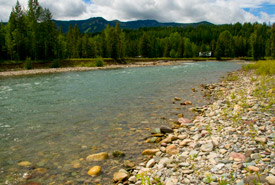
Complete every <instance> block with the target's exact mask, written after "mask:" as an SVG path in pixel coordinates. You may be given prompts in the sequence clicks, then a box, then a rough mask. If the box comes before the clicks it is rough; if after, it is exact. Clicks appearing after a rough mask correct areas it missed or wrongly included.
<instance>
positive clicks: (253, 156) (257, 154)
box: [250, 153, 261, 160]
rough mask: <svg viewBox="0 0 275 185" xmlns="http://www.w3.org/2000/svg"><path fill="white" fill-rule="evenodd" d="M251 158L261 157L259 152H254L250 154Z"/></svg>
mask: <svg viewBox="0 0 275 185" xmlns="http://www.w3.org/2000/svg"><path fill="white" fill-rule="evenodd" d="M250 157H251V159H254V160H255V159H260V158H261V155H260V154H259V153H255V154H251V156H250Z"/></svg>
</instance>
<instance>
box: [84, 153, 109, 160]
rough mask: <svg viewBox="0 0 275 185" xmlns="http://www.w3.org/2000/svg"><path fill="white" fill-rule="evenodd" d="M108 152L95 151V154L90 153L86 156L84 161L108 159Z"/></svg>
mask: <svg viewBox="0 0 275 185" xmlns="http://www.w3.org/2000/svg"><path fill="white" fill-rule="evenodd" d="M108 158H109V156H108V153H106V152H101V153H97V154H92V155H89V156H87V157H86V161H87V162H93V161H103V160H106V159H108Z"/></svg>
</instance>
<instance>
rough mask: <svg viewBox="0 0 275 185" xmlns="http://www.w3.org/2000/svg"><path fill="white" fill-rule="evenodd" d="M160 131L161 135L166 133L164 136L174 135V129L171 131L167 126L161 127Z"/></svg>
mask: <svg viewBox="0 0 275 185" xmlns="http://www.w3.org/2000/svg"><path fill="white" fill-rule="evenodd" d="M160 131H161V133H164V134H166V133H173V132H174V131H173V129H171V128H169V127H167V126H161V127H160Z"/></svg>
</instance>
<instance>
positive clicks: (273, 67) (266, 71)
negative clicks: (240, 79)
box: [242, 60, 275, 75]
mask: <svg viewBox="0 0 275 185" xmlns="http://www.w3.org/2000/svg"><path fill="white" fill-rule="evenodd" d="M242 69H243V70H245V71H249V70H252V69H256V71H257V73H258V74H260V75H274V74H275V60H266V61H263V60H262V61H258V62H256V63H255V64H248V65H245V66H242Z"/></svg>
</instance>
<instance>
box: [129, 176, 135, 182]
mask: <svg viewBox="0 0 275 185" xmlns="http://www.w3.org/2000/svg"><path fill="white" fill-rule="evenodd" d="M128 180H129V181H130V182H137V178H136V176H131V177H130V178H129V179H128Z"/></svg>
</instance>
